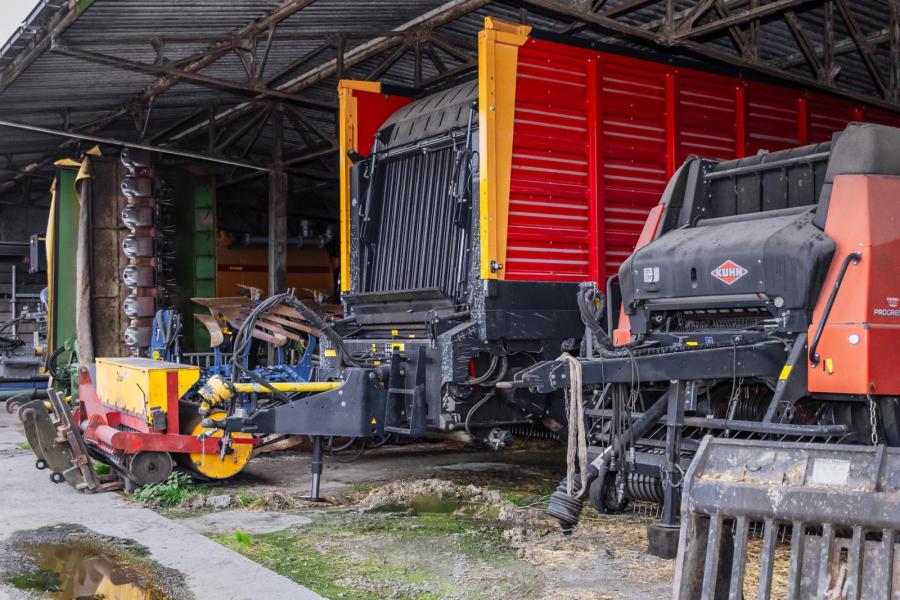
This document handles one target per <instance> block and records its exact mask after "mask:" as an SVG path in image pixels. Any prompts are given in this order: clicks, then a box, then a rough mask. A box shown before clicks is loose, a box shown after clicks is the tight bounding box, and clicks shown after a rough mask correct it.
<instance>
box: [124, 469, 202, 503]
mask: <svg viewBox="0 0 900 600" xmlns="http://www.w3.org/2000/svg"><path fill="white" fill-rule="evenodd" d="M195 492H196V489H195V487H194V482H193V480H192V479H191V476H190V475H188V474H187V473H182V472H181V471H175V472H173V473H172V474H171V475H169V478H168V479H167V480H165V481H164V482H162V483H153V484H150V485H144V486H141V487H139V488H138V489H137V490H135V491H134V493H133V494H132V495H131V497H132V498H134V499H135V500H137V501H138V502H140V503H141V504H146V505H149V506H159V507H162V508H172V507H173V506H178V505H179V504H181V503H182V502H183V501H184V499H185V498H187V497H188V496H190V495H191V494H193V493H195Z"/></svg>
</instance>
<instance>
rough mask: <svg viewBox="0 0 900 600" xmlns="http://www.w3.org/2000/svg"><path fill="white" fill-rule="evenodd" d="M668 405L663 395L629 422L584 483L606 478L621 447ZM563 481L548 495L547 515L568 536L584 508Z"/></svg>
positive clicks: (577, 485)
mask: <svg viewBox="0 0 900 600" xmlns="http://www.w3.org/2000/svg"><path fill="white" fill-rule="evenodd" d="M668 406H669V396H668V394H663V395H662V396H661V397H660V398H659V400H657V401H656V402H654V403H653V405H652V406H651V407H650V408H649V409H648V410H647V411H646V412H645V413H644V414H642V415H641V417H640V418H639V419H638V420H637V421H635V422H634V423H632V425H631V427H629V428H628V430H627V431H626V432H625V433H624V434H623V436H622V437H623V438H625V439H619V440H615V441H612V444H611V445H610V447H608V448H607V449H606V450H604V451H603V454H601V455H600V456H598V457H597V458H596V459H594V461H593V462H592V463H591V466H590V467H589V468H588V471H587V473H586V477H585V479H586V485H587V486H589V487H590V486H591V484H592V483H593V482H594V480H595V479H597V478H600V481H604V482H605V480H606V474H607V473H608V472H609V466H610V464H612V460H613V458H614V457H615V456H616V454H617V453H619V452H622V451H623V449H624V447H625V446H626V445H627V444H629V443H633V442H634V441H635V440H637V439H639V438H640V437H641V436H642V435H644V434H645V433H647V431H648V430H649V429H650V428H651V427H652V426H653V425H654V424H655V423H656V422H657V421H659V419H660V418H662V416H663V415H664V414H666V409H667V408H668ZM567 489H568V486H567V482H566V480H565V479H563V480H562V481H561V482H560V484H559V485H558V486H557V488H556V491H555V492H553V494H552V495H551V496H550V503H549V504H548V505H547V514H548V515H550V516H551V517H553V518H555V519H557V520H558V521H559V526H560V528H561V529H562V532H563V534H564V535H569V534H571V533H572V530H573V529H574V528H575V526H576V525H577V524H578V521H579V519H580V518H581V511H582V509H583V508H584V497H585V494H581V495H580V496H579V497H577V498H576V497H573V496H570V495H569V493H568V491H567ZM572 489H573V490H581V474H579V473H576V474H575V477H574V478H573V480H572Z"/></svg>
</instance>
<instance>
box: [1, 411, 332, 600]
mask: <svg viewBox="0 0 900 600" xmlns="http://www.w3.org/2000/svg"><path fill="white" fill-rule="evenodd" d="M0 406H2V405H0ZM24 441H25V436H24V435H23V434H22V433H21V430H20V426H19V422H18V419H17V418H16V417H15V416H14V415H8V414H7V413H6V411H5V410H2V409H0V481H2V482H3V491H2V494H0V542H2V541H3V540H5V539H7V538H8V537H9V536H10V535H11V534H13V533H14V532H17V531H23V530H32V529H37V528H40V527H44V526H48V525H55V524H70V523H74V524H79V525H82V526H84V527H86V528H88V529H90V530H92V531H94V532H96V533H99V534H102V535H108V536H114V537H119V538H127V539H132V540H134V541H135V542H137V543H138V544H140V545H142V546H144V547H146V548H147V549H148V550H149V552H150V556H149V558H150V559H152V560H154V561H156V562H157V563H159V564H160V565H162V566H163V567H168V568H171V569H175V570H176V571H178V572H180V573H181V574H182V575H183V576H184V578H185V583H186V586H187V588H188V591H189V592H191V593H192V594H193V596H194V598H196V599H197V600H204V599H206V598H210V599H213V598H215V599H222V598H229V599H241V600H243V599H248V600H249V599H255V598H267V599H272V600H275V599H285V600H287V599H291V600H293V599H300V600H304V599H313V598H320V596H318V595H317V594H315V593H313V592H311V591H310V590H308V589H306V588H305V587H303V586H300V585H298V584H296V583H294V582H292V581H290V580H289V579H287V578H285V577H282V576H281V575H278V574H276V573H273V572H272V571H270V570H268V569H266V568H263V567H261V566H260V565H258V564H256V563H255V562H253V561H251V560H249V559H247V558H244V557H243V556H241V555H239V554H237V553H235V552H232V551H231V550H229V549H227V548H225V547H224V546H221V545H219V544H218V543H216V542H214V541H212V540H210V539H208V538H207V537H205V536H203V535H202V534H200V533H198V532H196V531H194V530H193V529H191V528H189V527H187V526H186V525H185V524H182V523H179V522H178V521H173V520H170V519H167V518H165V517H163V516H162V515H160V514H158V513H156V512H154V511H152V510H149V509H146V508H141V507H140V506H138V505H137V504H135V503H133V502H130V501H128V500H127V499H126V498H124V497H122V496H121V495H120V494H118V493H107V494H95V495H86V494H81V493H79V492H76V491H75V490H74V489H72V488H70V487H69V486H67V485H65V484H61V485H54V484H53V483H51V482H50V481H49V477H48V473H47V472H46V471H38V470H37V469H35V468H34V456H33V455H32V453H31V451H30V450H24V449H22V448H21V447H20V444H21V443H22V442H24ZM211 565H212V566H214V567H213V568H210V566H211ZM27 597H28V596H24V595H22V594H21V593H20V592H18V591H17V590H15V589H13V588H11V587H9V586H4V585H3V584H2V583H0V600H5V599H7V598H9V599H19V598H27Z"/></svg>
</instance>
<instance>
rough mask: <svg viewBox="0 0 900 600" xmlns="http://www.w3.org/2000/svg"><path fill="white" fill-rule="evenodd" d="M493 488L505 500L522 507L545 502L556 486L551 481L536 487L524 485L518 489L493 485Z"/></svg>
mask: <svg viewBox="0 0 900 600" xmlns="http://www.w3.org/2000/svg"><path fill="white" fill-rule="evenodd" d="M493 489H496V490H497V491H498V492H500V496H501V497H502V498H503V499H504V500H506V501H507V502H510V503H511V504H515V505H516V506H519V507H522V506H532V505H535V504H539V503H541V502H547V501H548V500H549V499H550V495H551V494H552V493H553V491H554V490H555V489H556V487H555V485H554V484H552V483H544V484H542V485H540V486H537V487H526V488H519V489H503V488H498V487H494V488H493Z"/></svg>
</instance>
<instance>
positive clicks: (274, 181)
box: [269, 103, 288, 295]
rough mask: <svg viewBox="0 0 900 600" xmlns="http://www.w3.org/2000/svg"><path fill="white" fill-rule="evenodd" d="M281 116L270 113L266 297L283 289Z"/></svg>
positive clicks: (284, 191) (284, 184)
mask: <svg viewBox="0 0 900 600" xmlns="http://www.w3.org/2000/svg"><path fill="white" fill-rule="evenodd" d="M283 126H284V113H283V107H282V105H281V104H280V103H279V104H276V105H275V109H274V110H273V111H272V138H273V148H272V171H271V172H270V173H269V295H272V294H278V293H281V292H284V291H285V289H286V288H287V212H288V211H287V195H288V189H287V188H288V185H287V183H288V182H287V174H286V173H285V172H284V150H283V147H282V144H283V139H284V127H283Z"/></svg>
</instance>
